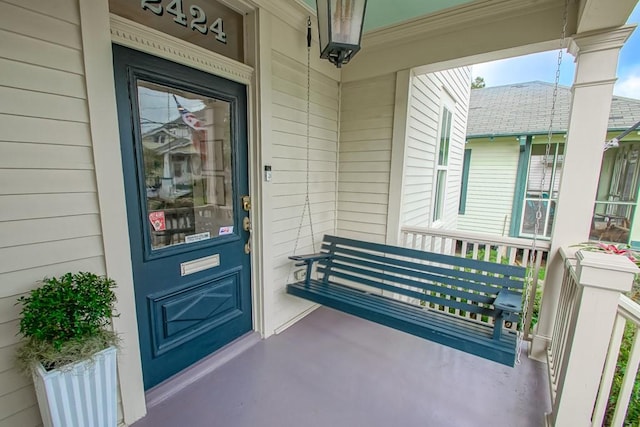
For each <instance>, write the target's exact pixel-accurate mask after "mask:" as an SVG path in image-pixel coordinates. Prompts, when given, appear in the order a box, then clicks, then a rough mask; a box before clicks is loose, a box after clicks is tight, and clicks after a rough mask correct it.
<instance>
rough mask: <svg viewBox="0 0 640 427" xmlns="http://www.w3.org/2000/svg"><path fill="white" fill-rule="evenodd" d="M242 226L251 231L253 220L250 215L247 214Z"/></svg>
mask: <svg viewBox="0 0 640 427" xmlns="http://www.w3.org/2000/svg"><path fill="white" fill-rule="evenodd" d="M242 228H243V229H244V231H248V232H251V220H250V219H249V217H248V216H245V217H244V219H243V220H242Z"/></svg>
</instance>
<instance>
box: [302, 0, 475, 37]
mask: <svg viewBox="0 0 640 427" xmlns="http://www.w3.org/2000/svg"><path fill="white" fill-rule="evenodd" d="M473 1H474V0H431V1H424V0H396V1H389V0H368V2H367V11H366V13H365V20H364V30H365V31H369V30H375V29H376V28H381V27H386V26H388V25H393V24H397V23H399V22H403V21H407V20H409V19H413V18H417V17H419V16H424V15H429V14H431V13H434V12H438V11H441V10H443V9H448V8H450V7H455V6H460V5H462V4H466V3H472V2H473ZM304 2H305V3H307V4H308V5H309V6H310V7H311V8H313V9H314V10H315V8H316V0H304Z"/></svg>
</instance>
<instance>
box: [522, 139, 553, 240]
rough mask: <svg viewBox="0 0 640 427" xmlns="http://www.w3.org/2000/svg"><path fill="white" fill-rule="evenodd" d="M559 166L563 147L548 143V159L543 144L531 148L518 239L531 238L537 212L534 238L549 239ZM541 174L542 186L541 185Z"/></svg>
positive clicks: (533, 232)
mask: <svg viewBox="0 0 640 427" xmlns="http://www.w3.org/2000/svg"><path fill="white" fill-rule="evenodd" d="M563 163H564V144H558V143H552V144H550V147H549V155H548V156H547V155H546V144H533V145H532V147H531V156H530V158H529V169H528V173H527V184H526V191H525V194H524V206H523V209H522V219H521V222H520V236H522V237H532V236H533V235H534V234H535V231H536V230H535V226H536V223H537V222H538V221H537V219H536V216H537V214H538V211H540V214H541V217H540V222H539V223H538V225H539V229H538V236H539V237H543V238H550V237H551V229H552V227H553V220H554V218H555V213H556V202H557V200H558V191H559V190H560V175H561V174H562V165H563ZM543 174H544V183H543V182H542V177H543Z"/></svg>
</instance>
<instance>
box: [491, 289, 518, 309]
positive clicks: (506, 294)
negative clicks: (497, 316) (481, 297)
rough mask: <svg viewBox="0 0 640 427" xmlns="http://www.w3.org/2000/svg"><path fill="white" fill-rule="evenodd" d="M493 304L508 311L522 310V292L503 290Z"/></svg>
mask: <svg viewBox="0 0 640 427" xmlns="http://www.w3.org/2000/svg"><path fill="white" fill-rule="evenodd" d="M493 306H494V307H495V308H496V309H498V310H502V311H504V312H507V313H521V312H522V294H520V293H518V292H513V291H508V290H502V291H500V292H498V296H497V297H496V299H495V300H494V301H493Z"/></svg>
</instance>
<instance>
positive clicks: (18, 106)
mask: <svg viewBox="0 0 640 427" xmlns="http://www.w3.org/2000/svg"><path fill="white" fill-rule="evenodd" d="M0 40H2V42H0V69H2V72H1V73H0V98H1V99H3V100H5V101H6V102H2V103H0V207H1V208H0V426H18V425H19V426H26V427H30V426H36V425H38V424H40V422H41V421H40V415H39V411H38V408H37V406H36V404H35V402H36V401H35V395H34V393H33V387H32V385H31V379H30V378H26V377H24V376H22V375H20V374H19V373H18V372H17V371H16V370H15V368H14V362H13V357H14V353H15V349H16V346H17V345H18V342H19V339H20V337H19V335H17V332H18V320H17V317H18V315H19V307H18V306H15V305H14V304H15V301H16V298H17V297H18V296H20V295H23V294H24V293H25V292H28V291H29V290H30V289H32V288H33V287H34V286H36V284H37V281H38V280H40V279H42V278H43V277H45V276H56V275H60V274H63V273H65V272H67V271H78V270H91V271H94V272H96V273H98V274H102V273H104V259H103V245H102V238H101V227H100V220H99V216H98V211H99V210H98V202H97V196H96V184H95V175H94V171H93V153H92V151H91V137H90V132H89V125H88V117H89V115H88V110H87V103H86V90H85V83H84V76H83V73H84V69H83V62H82V50H81V48H82V42H81V37H80V28H79V13H78V5H77V2H76V1H75V0H53V1H48V2H42V1H38V0H20V1H18V0H6V1H0Z"/></svg>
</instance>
